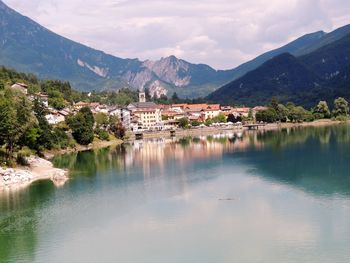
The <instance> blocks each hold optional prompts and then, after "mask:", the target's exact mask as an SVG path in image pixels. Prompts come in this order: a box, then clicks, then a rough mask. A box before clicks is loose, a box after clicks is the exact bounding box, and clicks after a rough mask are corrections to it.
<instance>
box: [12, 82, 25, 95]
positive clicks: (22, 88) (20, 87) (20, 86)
mask: <svg viewBox="0 0 350 263" xmlns="http://www.w3.org/2000/svg"><path fill="white" fill-rule="evenodd" d="M11 89H12V90H14V91H19V92H22V93H23V94H24V95H27V94H28V85H26V84H24V83H16V84H13V85H12V86H11Z"/></svg>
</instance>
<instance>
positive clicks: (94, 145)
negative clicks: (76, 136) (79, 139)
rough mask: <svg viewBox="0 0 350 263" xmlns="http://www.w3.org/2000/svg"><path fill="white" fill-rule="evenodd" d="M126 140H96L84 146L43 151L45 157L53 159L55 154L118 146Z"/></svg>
mask: <svg viewBox="0 0 350 263" xmlns="http://www.w3.org/2000/svg"><path fill="white" fill-rule="evenodd" d="M123 143H124V141H123V140H120V139H113V140H110V141H100V140H96V141H94V142H93V143H91V144H89V145H86V146H83V145H79V144H78V145H76V146H75V147H74V148H71V147H70V148H67V149H60V150H51V151H45V152H44V153H43V155H44V157H45V159H47V160H51V159H52V158H54V157H55V156H58V155H64V154H70V153H75V152H84V151H89V150H95V149H102V148H107V147H110V146H117V145H121V144H123Z"/></svg>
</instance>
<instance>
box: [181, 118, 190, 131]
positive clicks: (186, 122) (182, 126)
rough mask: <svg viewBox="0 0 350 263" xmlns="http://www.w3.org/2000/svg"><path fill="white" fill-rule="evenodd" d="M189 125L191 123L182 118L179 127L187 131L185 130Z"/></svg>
mask: <svg viewBox="0 0 350 263" xmlns="http://www.w3.org/2000/svg"><path fill="white" fill-rule="evenodd" d="M188 125H189V121H188V119H187V118H181V119H179V127H180V128H183V129H185V128H187V127H188Z"/></svg>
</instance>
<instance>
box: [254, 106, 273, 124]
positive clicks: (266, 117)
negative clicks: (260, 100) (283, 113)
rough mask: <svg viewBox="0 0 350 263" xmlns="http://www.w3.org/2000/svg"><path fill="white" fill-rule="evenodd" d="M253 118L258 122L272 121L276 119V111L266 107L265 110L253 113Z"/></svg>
mask: <svg viewBox="0 0 350 263" xmlns="http://www.w3.org/2000/svg"><path fill="white" fill-rule="evenodd" d="M255 119H256V121H258V122H268V123H273V122H276V121H277V113H276V111H275V110H274V109H273V108H268V109H267V110H262V111H258V112H257V113H256V114H255Z"/></svg>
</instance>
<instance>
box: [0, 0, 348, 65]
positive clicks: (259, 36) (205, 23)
mask: <svg viewBox="0 0 350 263" xmlns="http://www.w3.org/2000/svg"><path fill="white" fill-rule="evenodd" d="M4 2H5V3H6V4H8V5H9V6H10V7H12V8H14V9H15V10H17V11H19V12H20V13H22V14H24V15H26V16H29V17H30V18H32V19H34V20H35V21H37V22H39V23H40V24H42V25H43V26H45V27H47V28H49V29H51V30H52V31H54V32H56V33H58V34H61V35H63V36H65V37H68V38H70V39H72V40H75V41H78V42H81V43H83V44H86V45H89V46H91V47H94V48H97V49H101V50H103V51H105V52H107V53H110V54H113V55H116V56H119V57H123V58H136V57H137V58H140V59H142V60H145V59H153V60H155V59H159V58H161V57H165V56H169V55H175V56H177V57H179V58H183V59H186V60H188V61H190V62H193V63H206V64H209V65H211V66H213V67H215V68H217V69H227V68H233V67H234V66H237V65H239V64H240V63H242V62H245V61H247V60H249V59H251V58H253V57H255V56H256V55H259V54H261V53H262V52H264V51H268V50H270V49H272V48H275V47H278V46H281V45H282V44H285V43H287V42H289V41H291V40H293V39H295V38H296V37H298V36H301V35H302V34H304V33H309V32H314V31H318V30H324V31H331V30H332V29H335V28H337V27H339V26H342V25H345V24H348V23H350V1H344V0H98V1H96V0H30V1H25V0H4Z"/></svg>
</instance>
